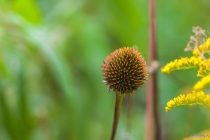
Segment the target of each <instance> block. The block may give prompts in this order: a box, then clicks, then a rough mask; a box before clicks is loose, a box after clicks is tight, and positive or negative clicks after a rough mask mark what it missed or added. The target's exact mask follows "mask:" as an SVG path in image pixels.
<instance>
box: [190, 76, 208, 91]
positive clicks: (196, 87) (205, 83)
mask: <svg viewBox="0 0 210 140" xmlns="http://www.w3.org/2000/svg"><path fill="white" fill-rule="evenodd" d="M208 85H210V75H207V76H205V77H203V78H202V79H201V80H200V81H198V82H197V83H196V84H195V85H194V87H193V89H194V90H195V91H200V90H203V89H204V88H206V87H207V86H208Z"/></svg>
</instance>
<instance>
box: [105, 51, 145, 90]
mask: <svg viewBox="0 0 210 140" xmlns="http://www.w3.org/2000/svg"><path fill="white" fill-rule="evenodd" d="M102 72H103V76H104V80H103V82H106V84H107V85H108V86H109V90H111V89H113V91H115V92H120V93H122V94H124V93H132V92H133V91H136V90H137V89H138V88H139V87H140V86H141V85H142V84H144V82H145V81H146V80H147V77H148V68H147V66H146V62H145V61H144V59H143V57H142V56H141V54H140V53H139V52H138V51H137V50H136V49H134V48H129V47H124V48H120V49H117V50H115V51H114V52H113V53H111V54H110V55H109V56H107V58H106V59H105V60H104V63H103V64H102Z"/></svg>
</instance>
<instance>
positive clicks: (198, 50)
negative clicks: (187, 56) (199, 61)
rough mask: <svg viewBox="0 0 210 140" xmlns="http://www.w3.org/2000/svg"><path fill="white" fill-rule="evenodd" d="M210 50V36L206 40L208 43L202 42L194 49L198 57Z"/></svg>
mask: <svg viewBox="0 0 210 140" xmlns="http://www.w3.org/2000/svg"><path fill="white" fill-rule="evenodd" d="M209 52H210V37H209V38H208V39H207V40H206V43H204V44H201V45H200V46H198V47H197V48H195V49H194V50H193V51H192V53H193V55H194V56H196V57H198V56H200V54H204V53H209Z"/></svg>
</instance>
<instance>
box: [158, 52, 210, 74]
mask: <svg viewBox="0 0 210 140" xmlns="http://www.w3.org/2000/svg"><path fill="white" fill-rule="evenodd" d="M190 68H199V70H198V73H197V76H204V75H206V74H208V73H210V69H209V68H210V59H208V60H203V59H202V57H200V56H198V57H195V56H192V57H190V58H188V57H184V58H180V59H176V60H174V61H172V62H170V63H168V64H167V65H166V66H165V67H163V68H162V72H163V73H166V74H168V73H170V72H172V71H174V70H185V69H190Z"/></svg>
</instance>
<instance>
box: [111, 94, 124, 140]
mask: <svg viewBox="0 0 210 140" xmlns="http://www.w3.org/2000/svg"><path fill="white" fill-rule="evenodd" d="M122 100H123V94H121V93H119V92H118V93H116V100H115V109H114V121H113V125H112V134H111V139H110V140H114V137H115V134H116V130H117V125H118V121H119V117H120V108H121V104H122Z"/></svg>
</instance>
